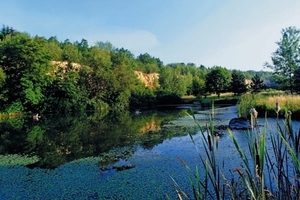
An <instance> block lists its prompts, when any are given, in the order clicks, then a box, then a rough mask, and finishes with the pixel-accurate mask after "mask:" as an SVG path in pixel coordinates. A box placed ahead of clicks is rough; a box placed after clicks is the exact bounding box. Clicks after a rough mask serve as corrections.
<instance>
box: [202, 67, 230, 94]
mask: <svg viewBox="0 0 300 200" xmlns="http://www.w3.org/2000/svg"><path fill="white" fill-rule="evenodd" d="M229 84H230V73H229V71H227V70H226V69H225V68H223V67H220V66H215V67H213V68H212V69H211V71H210V72H208V74H207V76H206V81H205V87H206V91H207V92H209V93H216V94H217V95H218V97H220V94H221V93H222V92H226V91H227V90H228V87H229Z"/></svg>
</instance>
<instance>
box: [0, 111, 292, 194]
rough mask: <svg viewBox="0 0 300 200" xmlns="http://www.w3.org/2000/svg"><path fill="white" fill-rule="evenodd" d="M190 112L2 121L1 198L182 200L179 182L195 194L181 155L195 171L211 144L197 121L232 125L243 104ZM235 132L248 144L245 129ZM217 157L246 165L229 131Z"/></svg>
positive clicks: (228, 165)
mask: <svg viewBox="0 0 300 200" xmlns="http://www.w3.org/2000/svg"><path fill="white" fill-rule="evenodd" d="M187 111H188V110H187V109H185V108H181V109H173V110H156V111H144V112H141V113H139V114H138V115H137V114H135V113H114V114H103V113H92V114H82V115H80V116H76V115H73V116H53V115H49V116H47V115H45V116H42V118H41V119H40V120H39V121H33V120H32V119H31V118H29V117H27V118H26V117H24V118H21V119H10V120H2V121H1V123H0V136H1V141H0V189H1V190H0V199H44V200H45V199H166V196H169V197H170V198H171V199H176V190H175V188H174V184H175V182H174V181H176V184H178V185H179V186H180V188H181V189H183V190H184V191H186V193H187V194H188V195H191V194H192V193H191V192H192V191H191V188H190V184H189V180H188V173H187V170H186V168H185V167H184V166H183V164H182V163H181V162H180V161H179V159H178V157H180V158H181V159H183V160H184V161H185V162H186V163H187V164H188V165H189V166H190V167H191V168H192V169H195V167H196V166H198V167H201V166H202V165H201V161H200V159H199V154H200V155H204V148H203V145H202V139H201V137H202V136H201V134H199V126H198V125H197V123H199V125H200V127H205V124H206V123H207V122H208V121H209V119H210V117H211V116H213V119H214V123H215V125H228V122H229V120H230V119H232V118H234V117H237V108H236V106H230V107H223V108H216V109H214V111H213V112H212V111H211V110H210V109H207V110H195V113H194V116H195V119H196V122H197V123H196V122H195V121H194V120H193V119H192V118H191V116H189V115H187ZM263 120H264V119H259V123H264V122H263ZM272 123H274V121H272V120H271V121H270V122H269V124H270V126H272ZM296 126H297V125H296ZM189 134H190V135H192V137H193V138H194V141H195V144H194V143H193V142H192V140H191V137H190V135H189ZM234 134H235V136H236V139H237V141H238V142H239V143H240V145H241V146H245V145H246V143H245V135H244V134H245V132H244V131H234ZM196 147H197V150H196ZM217 155H218V156H219V158H220V160H222V161H223V160H225V161H226V165H225V167H224V170H225V171H229V170H231V169H233V167H234V166H236V165H239V164H240V163H241V161H240V160H239V159H238V158H239V157H238V155H237V154H236V150H235V148H234V145H233V143H232V141H231V139H230V137H229V136H228V133H227V130H223V131H222V133H221V137H220V139H219V150H218V151H217Z"/></svg>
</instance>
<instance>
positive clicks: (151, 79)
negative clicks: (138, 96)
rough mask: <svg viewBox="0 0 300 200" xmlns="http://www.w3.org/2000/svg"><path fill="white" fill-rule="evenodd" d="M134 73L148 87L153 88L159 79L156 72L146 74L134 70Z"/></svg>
mask: <svg viewBox="0 0 300 200" xmlns="http://www.w3.org/2000/svg"><path fill="white" fill-rule="evenodd" d="M134 74H135V75H136V76H137V77H138V79H140V80H141V81H142V82H143V83H144V84H145V86H147V87H150V88H155V87H156V86H157V83H158V79H159V74H158V73H150V74H146V73H143V72H141V71H134Z"/></svg>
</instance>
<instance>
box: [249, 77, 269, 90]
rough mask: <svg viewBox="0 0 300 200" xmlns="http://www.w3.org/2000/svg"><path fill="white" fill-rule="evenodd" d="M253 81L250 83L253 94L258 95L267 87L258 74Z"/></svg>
mask: <svg viewBox="0 0 300 200" xmlns="http://www.w3.org/2000/svg"><path fill="white" fill-rule="evenodd" d="M251 80H252V82H251V83H250V87H251V90H252V93H258V92H260V91H261V90H262V89H263V88H264V87H265V84H264V81H263V80H261V79H260V77H259V76H258V75H257V74H255V76H254V77H253V78H252V79H251Z"/></svg>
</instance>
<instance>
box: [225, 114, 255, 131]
mask: <svg viewBox="0 0 300 200" xmlns="http://www.w3.org/2000/svg"><path fill="white" fill-rule="evenodd" d="M229 128H230V129H240V130H243V129H250V128H251V124H250V122H249V121H248V120H247V119H246V118H245V117H238V118H233V119H231V120H230V121H229Z"/></svg>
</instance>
